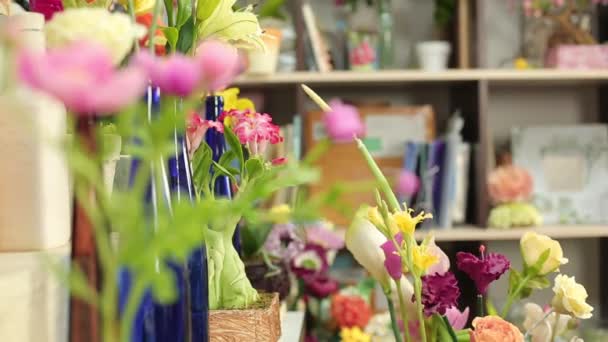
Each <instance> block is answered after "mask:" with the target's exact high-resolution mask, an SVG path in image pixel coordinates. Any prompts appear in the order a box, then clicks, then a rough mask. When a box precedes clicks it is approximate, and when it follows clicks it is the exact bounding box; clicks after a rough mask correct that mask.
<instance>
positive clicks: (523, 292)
mask: <svg viewBox="0 0 608 342" xmlns="http://www.w3.org/2000/svg"><path fill="white" fill-rule="evenodd" d="M531 294H532V289H531V288H529V287H524V288H523V289H522V290H521V291H520V292H519V298H521V299H524V298H528V297H530V295H531Z"/></svg>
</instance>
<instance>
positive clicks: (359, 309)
mask: <svg viewBox="0 0 608 342" xmlns="http://www.w3.org/2000/svg"><path fill="white" fill-rule="evenodd" d="M331 316H332V317H333V318H334V319H335V320H336V322H337V323H338V325H339V326H340V328H343V327H348V328H352V327H359V328H362V329H363V328H365V326H367V323H368V322H369V320H370V318H371V316H372V310H371V309H370V307H369V305H368V304H367V302H366V301H365V300H363V298H361V297H359V296H345V295H340V294H337V295H334V296H333V297H332V299H331Z"/></svg>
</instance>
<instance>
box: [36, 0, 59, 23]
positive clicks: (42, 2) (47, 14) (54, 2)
mask: <svg viewBox="0 0 608 342" xmlns="http://www.w3.org/2000/svg"><path fill="white" fill-rule="evenodd" d="M30 11H32V12H37V13H42V14H43V15H44V20H46V21H49V20H51V18H53V15H55V13H57V12H61V11H63V3H62V2H61V0H31V1H30Z"/></svg>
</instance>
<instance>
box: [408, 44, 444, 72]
mask: <svg viewBox="0 0 608 342" xmlns="http://www.w3.org/2000/svg"><path fill="white" fill-rule="evenodd" d="M451 50H452V47H451V46H450V43H449V42H444V41H427V42H421V43H418V44H417V45H416V54H417V55H418V64H419V65H420V68H421V69H422V70H424V71H442V70H445V69H447V67H448V60H449V57H450V52H451Z"/></svg>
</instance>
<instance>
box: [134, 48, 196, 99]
mask: <svg viewBox="0 0 608 342" xmlns="http://www.w3.org/2000/svg"><path fill="white" fill-rule="evenodd" d="M133 64H134V65H135V66H137V67H140V68H142V69H143V70H145V72H146V73H147V74H148V77H149V78H150V82H152V84H154V85H155V86H158V87H159V88H160V90H161V92H162V93H163V94H169V95H175V96H180V97H186V96H188V95H190V94H192V92H194V91H195V90H196V89H197V88H199V87H200V86H201V82H202V76H201V69H200V65H199V63H198V62H197V61H196V60H195V59H193V58H190V57H188V56H185V55H182V54H178V53H176V54H171V55H170V56H168V57H166V58H161V57H157V56H154V55H152V54H150V53H149V52H148V51H147V50H142V51H140V52H139V53H138V54H137V55H136V56H135V57H134V59H133Z"/></svg>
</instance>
